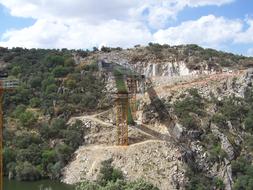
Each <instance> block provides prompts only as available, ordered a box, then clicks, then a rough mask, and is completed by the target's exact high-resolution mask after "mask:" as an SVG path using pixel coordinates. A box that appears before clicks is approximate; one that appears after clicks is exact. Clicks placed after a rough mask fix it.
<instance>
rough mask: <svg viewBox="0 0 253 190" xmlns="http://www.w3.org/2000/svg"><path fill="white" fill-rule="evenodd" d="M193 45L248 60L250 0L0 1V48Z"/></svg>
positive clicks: (252, 27)
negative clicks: (149, 44)
mask: <svg viewBox="0 0 253 190" xmlns="http://www.w3.org/2000/svg"><path fill="white" fill-rule="evenodd" d="M149 42H153V43H160V44H169V45H180V44H198V45H200V46H202V47H205V48H214V49H217V50H223V51H227V52H232V53H236V54H242V55H247V56H253V1H252V0H0V46H3V47H25V48H68V49H91V48H92V47H102V46H110V47H123V48H129V47H133V46H134V45H137V44H140V45H147V44H148V43H149Z"/></svg>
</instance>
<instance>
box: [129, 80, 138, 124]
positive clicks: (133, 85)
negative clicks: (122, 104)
mask: <svg viewBox="0 0 253 190" xmlns="http://www.w3.org/2000/svg"><path fill="white" fill-rule="evenodd" d="M127 86H128V93H129V98H130V99H129V103H130V110H131V114H132V117H133V120H136V118H137V116H136V111H137V105H136V93H137V80H136V78H135V77H134V76H133V77H128V78H127Z"/></svg>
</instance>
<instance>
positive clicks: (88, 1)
mask: <svg viewBox="0 0 253 190" xmlns="http://www.w3.org/2000/svg"><path fill="white" fill-rule="evenodd" d="M232 1H233V0H138V1H137V0H102V1H101V0H74V1H73V0H0V3H1V4H3V5H4V6H5V7H7V8H8V9H9V10H10V13H11V14H12V15H13V16H18V17H28V18H30V17H31V18H35V19H49V18H50V19H57V20H59V19H61V20H66V19H79V20H85V21H86V22H90V23H94V22H104V21H106V20H112V19H116V20H129V19H134V20H135V21H136V19H140V20H143V19H147V22H149V23H150V25H151V26H153V27H161V26H164V24H165V23H166V21H168V20H169V19H173V18H175V17H176V15H177V13H178V12H180V11H182V10H183V9H184V7H186V6H190V7H198V6H205V5H217V6H219V5H222V4H225V3H230V2H232ZM144 10H146V12H147V13H148V15H145V14H144V15H143V12H142V11H144ZM137 14H139V15H137ZM132 16H134V17H132ZM157 23H158V24H157Z"/></svg>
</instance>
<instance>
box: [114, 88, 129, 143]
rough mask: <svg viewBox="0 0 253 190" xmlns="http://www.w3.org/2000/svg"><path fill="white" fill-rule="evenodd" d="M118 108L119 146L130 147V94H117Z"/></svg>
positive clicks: (116, 104) (117, 138)
mask: <svg viewBox="0 0 253 190" xmlns="http://www.w3.org/2000/svg"><path fill="white" fill-rule="evenodd" d="M115 107H116V127H117V133H116V134H117V136H116V138H115V139H116V142H117V145H120V146H127V145H128V109H129V97H128V93H116V98H115Z"/></svg>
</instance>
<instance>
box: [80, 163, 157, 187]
mask: <svg viewBox="0 0 253 190" xmlns="http://www.w3.org/2000/svg"><path fill="white" fill-rule="evenodd" d="M111 163H112V159H109V160H106V161H104V162H102V167H101V169H100V176H99V179H98V180H97V181H96V182H89V181H85V182H82V183H80V184H79V185H78V186H77V187H76V190H114V189H115V190H159V189H158V188H157V187H155V186H153V185H152V184H149V183H147V182H144V181H143V180H137V181H134V182H127V181H125V180H124V177H123V174H122V172H121V171H120V170H118V169H115V168H113V167H112V165H111Z"/></svg>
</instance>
